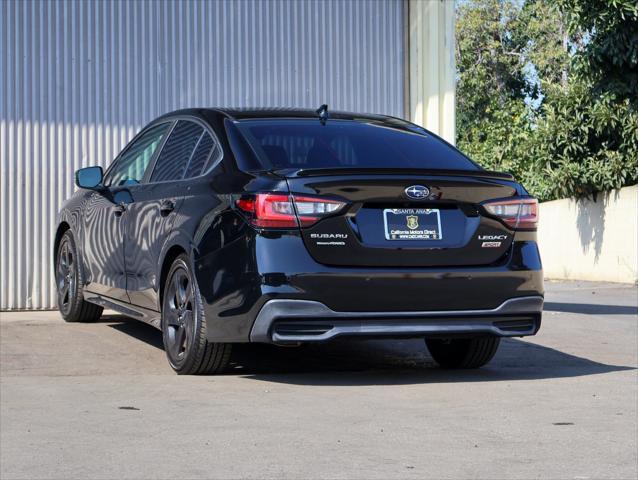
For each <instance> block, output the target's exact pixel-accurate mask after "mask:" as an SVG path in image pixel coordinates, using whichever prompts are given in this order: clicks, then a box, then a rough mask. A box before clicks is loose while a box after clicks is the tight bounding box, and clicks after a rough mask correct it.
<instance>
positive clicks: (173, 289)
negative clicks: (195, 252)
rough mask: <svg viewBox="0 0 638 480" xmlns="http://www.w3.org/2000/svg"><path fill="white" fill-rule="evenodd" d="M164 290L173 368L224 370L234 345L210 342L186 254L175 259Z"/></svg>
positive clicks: (167, 347)
mask: <svg viewBox="0 0 638 480" xmlns="http://www.w3.org/2000/svg"><path fill="white" fill-rule="evenodd" d="M163 290H164V295H163V297H162V336H163V339H164V349H165V350H166V356H167V358H168V362H169V363H170V365H171V367H172V368H173V370H175V371H176V372H177V373H179V374H186V375H189V374H190V375H192V374H207V373H221V372H223V371H224V370H225V369H226V367H227V366H228V364H229V362H230V352H231V349H232V344H230V343H214V342H209V341H208V339H207V337H206V316H205V314H204V308H203V306H202V300H201V296H200V293H199V288H198V286H197V282H196V280H195V277H194V275H193V273H192V269H191V267H190V259H189V258H188V256H187V255H185V254H182V255H180V256H178V257H177V258H176V259H175V261H174V262H173V265H172V266H171V269H170V270H169V272H168V275H167V277H166V282H165V283H164V289H163Z"/></svg>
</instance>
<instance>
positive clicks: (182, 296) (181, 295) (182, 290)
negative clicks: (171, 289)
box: [177, 277, 188, 308]
mask: <svg viewBox="0 0 638 480" xmlns="http://www.w3.org/2000/svg"><path fill="white" fill-rule="evenodd" d="M184 280H185V278H184V277H182V278H180V279H179V283H178V288H177V297H178V299H179V306H180V307H182V308H183V307H184V306H185V305H186V298H187V297H186V288H188V287H184Z"/></svg>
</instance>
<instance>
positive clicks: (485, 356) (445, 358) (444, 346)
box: [425, 337, 501, 368]
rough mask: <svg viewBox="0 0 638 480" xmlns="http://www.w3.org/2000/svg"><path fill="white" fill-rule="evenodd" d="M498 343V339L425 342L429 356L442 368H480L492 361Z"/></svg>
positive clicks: (455, 339)
mask: <svg viewBox="0 0 638 480" xmlns="http://www.w3.org/2000/svg"><path fill="white" fill-rule="evenodd" d="M500 342H501V339H500V337H476V338H454V339H439V338H428V339H426V340H425V344H426V345H427V347H428V350H429V351H430V355H432V358H434V360H435V361H436V363H438V364H439V365H440V366H442V367H443V368H479V367H482V366H483V365H485V364H487V363H488V362H489V361H490V360H492V357H494V354H495V353H496V350H498V346H499V344H500Z"/></svg>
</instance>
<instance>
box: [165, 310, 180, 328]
mask: <svg viewBox="0 0 638 480" xmlns="http://www.w3.org/2000/svg"><path fill="white" fill-rule="evenodd" d="M166 323H167V324H168V325H170V326H171V327H178V326H179V321H178V319H177V311H176V310H175V309H173V308H169V309H168V311H167V312H166Z"/></svg>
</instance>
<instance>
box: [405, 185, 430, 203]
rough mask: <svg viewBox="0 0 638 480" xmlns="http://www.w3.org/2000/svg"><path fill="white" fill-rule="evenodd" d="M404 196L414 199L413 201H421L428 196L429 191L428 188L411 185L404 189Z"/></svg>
mask: <svg viewBox="0 0 638 480" xmlns="http://www.w3.org/2000/svg"><path fill="white" fill-rule="evenodd" d="M405 194H406V195H407V196H408V197H410V198H414V199H415V200H423V199H424V198H427V197H428V195H430V189H429V188H428V187H424V186H423V185H412V186H411V187H408V188H406V189H405Z"/></svg>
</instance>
